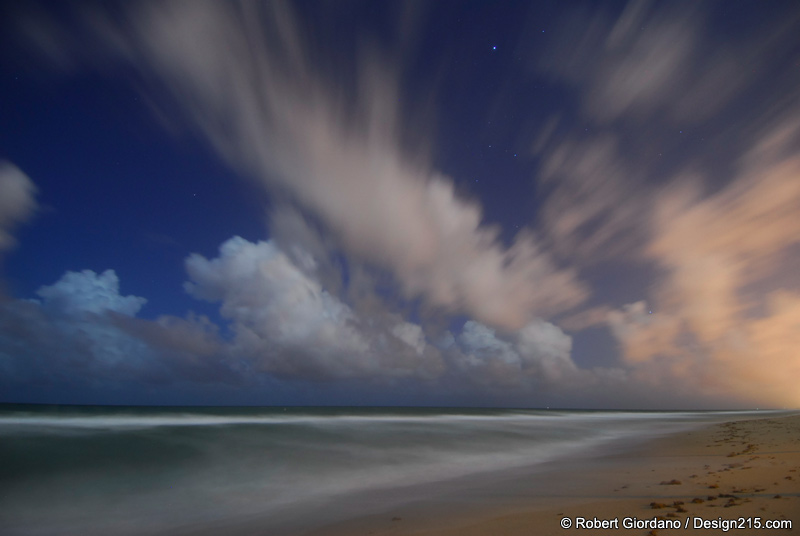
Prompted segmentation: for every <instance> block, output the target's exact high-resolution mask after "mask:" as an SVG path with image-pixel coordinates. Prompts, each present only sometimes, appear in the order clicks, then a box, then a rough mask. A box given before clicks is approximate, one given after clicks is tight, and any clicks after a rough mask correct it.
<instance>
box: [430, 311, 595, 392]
mask: <svg viewBox="0 0 800 536" xmlns="http://www.w3.org/2000/svg"><path fill="white" fill-rule="evenodd" d="M445 347H446V348H447V350H448V357H449V359H450V360H451V362H452V365H453V367H454V369H455V370H457V371H458V373H460V374H462V375H463V376H464V377H465V379H467V380H468V381H469V382H471V383H476V384H479V385H483V386H489V387H491V388H497V387H501V388H503V387H506V388H507V387H516V388H523V389H528V388H532V387H533V388H535V389H542V388H544V389H550V388H552V387H553V386H558V388H560V389H568V388H569V387H570V386H571V385H570V384H574V383H576V382H578V383H581V382H585V380H587V379H588V378H585V377H583V378H582V377H580V374H579V371H578V368H577V367H576V366H575V363H574V362H573V361H572V357H571V351H572V338H571V337H570V336H569V335H566V334H565V333H564V332H563V331H561V329H559V328H558V327H557V326H554V325H553V324H551V323H549V322H544V321H542V320H535V321H532V322H530V323H528V324H527V325H525V326H524V327H523V328H522V329H520V330H518V331H515V332H512V333H508V334H498V333H497V331H496V330H495V329H493V328H491V327H489V326H486V325H484V324H481V323H480V322H476V321H474V320H469V321H467V322H466V323H465V324H464V327H463V328H462V330H461V332H460V333H459V334H458V336H457V337H455V338H454V339H453V344H449V345H445Z"/></svg>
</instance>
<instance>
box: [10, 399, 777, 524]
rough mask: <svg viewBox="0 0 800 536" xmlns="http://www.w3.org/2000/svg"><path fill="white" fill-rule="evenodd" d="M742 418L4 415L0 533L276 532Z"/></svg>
mask: <svg viewBox="0 0 800 536" xmlns="http://www.w3.org/2000/svg"><path fill="white" fill-rule="evenodd" d="M763 413H764V412H761V414H763ZM742 415H746V414H744V413H731V412H685V413H664V412H600V411H555V410H545V411H541V410H498V409H452V408H448V409H442V408H297V407H292V408H152V407H149V408H141V407H136V408H127V407H114V408H109V407H77V406H75V407H48V406H4V407H2V409H0V533H2V534H26V535H38V534H78V533H80V534H101V533H102V534H170V533H175V534H177V533H181V534H186V533H191V532H193V529H194V528H199V527H203V526H214V525H215V524H216V525H218V526H224V525H225V524H226V523H233V522H239V521H242V520H246V519H259V520H260V523H261V524H262V526H264V525H265V524H266V529H269V528H270V527H269V525H270V523H274V525H275V526H274V528H275V532H278V528H279V525H280V524H281V523H284V522H286V521H287V520H288V519H290V518H291V517H292V516H295V517H296V516H297V515H298V512H303V511H309V510H311V509H312V507H313V508H314V511H317V510H319V509H318V508H317V506H319V505H321V504H326V503H330V502H331V501H333V500H339V501H342V500H346V497H347V496H348V494H353V495H354V496H355V494H359V493H363V492H365V491H370V490H376V491H377V490H384V489H387V488H393V489H395V488H401V487H403V486H414V485H428V484H434V483H442V482H447V481H448V480H451V479H455V478H460V477H465V476H469V475H480V474H485V473H486V472H491V471H499V470H503V469H508V468H513V467H528V468H529V467H532V466H535V465H536V464H541V463H544V462H547V461H551V460H555V459H558V458H559V457H570V456H580V455H581V454H582V453H587V452H590V451H592V450H593V449H596V448H598V447H600V446H602V445H610V444H613V443H614V442H619V441H623V440H625V441H627V440H630V439H632V438H642V437H646V436H651V435H656V434H663V433H669V432H673V431H677V430H680V429H683V428H687V427H691V426H694V425H696V424H700V423H704V422H708V421H717V420H725V419H730V418H735V417H737V416H742ZM311 518H313V516H309V519H308V520H307V521H308V523H307V524H309V525H311V524H313V519H311ZM267 533H270V532H267Z"/></svg>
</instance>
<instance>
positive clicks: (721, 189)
mask: <svg viewBox="0 0 800 536" xmlns="http://www.w3.org/2000/svg"><path fill="white" fill-rule="evenodd" d="M2 12H3V16H2V20H3V21H4V22H3V32H2V34H3V37H2V40H3V42H2V47H0V48H2V50H3V52H2V53H1V54H0V97H1V98H0V117H2V121H0V160H2V167H1V168H0V194H2V195H0V197H2V198H3V201H2V202H0V248H2V249H0V259H2V273H1V274H0V275H1V276H2V281H3V287H2V303H1V304H0V305H2V310H0V387H2V389H0V393H2V394H0V397H1V398H2V400H4V401H8V402H54V403H120V404H127V403H137V404H138V403H150V404H164V403H167V404H343V405H348V404H387V405H393V404H409V405H411V404H438V405H510V406H548V405H549V406H562V407H632V408H672V407H758V406H762V407H766V406H775V407H785V406H792V407H796V406H797V405H798V404H800V399H798V398H797V396H798V395H797V390H796V386H795V385H794V382H792V381H791V378H796V377H797V374H798V373H800V358H798V356H797V355H796V352H795V351H794V348H796V347H797V343H800V341H798V339H797V337H798V333H800V330H798V329H797V322H798V319H800V294H798V292H800V288H799V287H798V281H797V278H796V273H797V270H796V267H797V266H798V260H800V255H799V253H800V248H798V237H800V228H799V227H798V226H800V173H799V172H798V171H799V170H800V161H799V160H798V157H797V154H798V142H800V108H798V105H797V102H800V99H798V97H800V95H798V88H799V87H800V64H799V63H798V57H800V40H798V38H797V36H796V32H793V31H792V30H793V28H795V27H796V26H795V25H796V24H797V22H798V18H800V10H798V9H797V7H796V5H795V4H794V3H792V2H772V3H769V4H766V5H765V4H759V3H755V2H739V3H736V4H730V3H725V2H719V3H714V2H709V3H704V4H702V5H697V4H695V3H681V2H635V1H634V2H607V3H603V4H597V3H595V2H574V3H569V4H568V5H565V4H564V3H563V2H533V3H504V4H501V5H493V4H487V3H470V2H466V3H465V2H439V3H436V4H431V5H429V4H426V3H411V2H408V3H394V2H353V3H349V4H347V5H342V4H338V3H326V2H297V3H269V4H262V3H236V2H217V3H209V2H160V3H149V2H142V3H136V4H128V3H114V2H111V3H95V2H55V3H46V2H45V3H39V2H31V3H24V4H19V3H13V2H9V3H5V4H3V6H2Z"/></svg>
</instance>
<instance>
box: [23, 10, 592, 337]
mask: <svg viewBox="0 0 800 536" xmlns="http://www.w3.org/2000/svg"><path fill="white" fill-rule="evenodd" d="M105 15H106V14H104V13H102V12H100V13H97V12H92V13H91V16H89V15H86V17H85V18H86V21H87V22H86V23H85V24H86V26H87V32H88V34H89V35H94V36H96V37H97V38H98V39H101V40H104V41H106V43H105V44H106V45H108V47H109V49H111V50H117V51H118V53H119V56H120V58H124V59H126V60H128V61H130V62H132V63H133V64H134V65H135V66H136V67H137V68H138V69H139V71H140V72H141V74H142V76H143V78H144V79H145V80H146V81H147V83H148V84H149V85H151V86H153V87H158V88H160V89H161V90H162V93H161V94H162V95H163V94H167V95H169V97H168V99H169V102H170V103H171V104H173V105H174V108H175V109H179V110H182V112H183V114H182V116H183V117H184V119H185V121H186V122H187V123H188V124H190V125H193V126H194V127H195V128H196V129H197V130H198V131H199V132H200V133H201V134H202V135H203V136H204V137H205V138H206V139H207V140H208V141H209V142H210V144H211V145H212V146H213V147H214V148H215V149H216V150H217V151H218V152H219V154H221V155H222V156H223V157H224V158H226V159H227V160H228V161H230V162H231V163H232V165H234V166H235V167H237V168H238V169H240V170H243V172H244V173H246V174H248V175H251V176H253V177H255V179H256V180H257V181H258V182H260V183H261V184H263V185H264V186H266V187H267V188H268V189H269V190H270V191H271V192H272V193H273V194H275V195H284V196H287V197H288V198H290V199H291V200H293V201H294V202H296V203H297V204H298V205H299V206H300V207H302V209H303V210H304V211H307V212H308V213H310V214H312V215H313V216H314V218H315V219H317V220H318V221H320V222H321V223H322V224H323V225H324V226H325V228H326V230H327V231H328V232H329V233H330V234H331V235H332V236H333V237H335V238H336V240H337V242H338V243H339V245H340V246H341V247H343V248H344V249H345V250H346V251H347V252H349V253H350V254H352V255H355V256H357V257H358V258H359V259H361V260H362V261H364V262H366V263H369V264H371V265H374V266H377V267H379V268H381V269H383V270H385V271H387V272H388V273H391V274H393V276H394V277H395V278H396V280H397V281H398V282H399V284H400V287H401V288H402V290H403V292H404V294H405V296H406V297H407V298H409V299H416V298H421V299H422V300H424V301H425V302H426V303H428V304H430V305H432V306H434V307H437V308H440V309H442V310H444V311H449V312H462V313H466V314H468V315H470V316H473V317H474V318H476V319H478V320H481V321H483V322H487V323H490V324H493V325H498V326H504V327H506V328H519V327H521V326H522V325H524V324H525V323H526V322H528V321H529V320H531V319H532V318H535V317H547V316H549V315H552V314H555V313H557V312H560V311H563V310H566V309H569V308H571V307H573V306H575V305H577V304H579V303H581V302H582V301H583V300H584V299H585V298H586V296H587V293H588V289H587V288H586V287H585V285H583V284H581V283H580V282H579V281H578V279H577V277H576V273H575V272H574V271H573V270H570V269H565V268H562V267H560V266H559V265H558V264H556V263H555V262H554V260H553V259H552V258H551V256H550V255H549V254H548V252H547V251H546V250H545V249H544V248H543V247H542V245H541V243H540V240H539V239H538V238H537V236H536V234H535V233H534V232H532V231H527V232H523V233H520V234H519V235H518V236H517V238H516V240H515V242H514V244H512V245H511V246H510V247H506V246H505V245H504V244H503V243H502V241H501V240H500V239H499V230H498V229H496V228H494V227H491V226H486V225H484V224H482V217H483V216H482V211H481V207H480V205H479V204H478V203H477V202H474V201H469V200H466V199H464V198H461V197H459V196H458V195H457V194H456V191H455V186H454V183H453V181H452V179H450V178H448V177H446V176H443V175H442V174H440V173H437V172H436V171H435V170H433V169H430V168H429V167H428V166H427V165H425V163H424V161H423V160H422V159H421V158H420V157H418V156H413V155H410V153H409V152H408V151H407V150H405V149H404V148H405V147H407V145H408V144H407V143H405V142H404V140H406V139H413V140H415V141H416V142H418V141H419V140H420V138H422V139H424V138H425V136H424V135H422V136H420V134H419V133H418V132H414V133H413V136H411V135H410V133H409V132H406V131H405V130H404V128H406V127H405V126H404V124H403V121H402V119H403V118H404V117H406V116H407V115H408V113H407V110H403V109H402V108H401V105H400V102H401V98H400V95H399V94H398V87H399V81H398V80H397V75H396V74H395V71H394V69H393V68H390V67H388V65H389V61H388V58H387V53H386V52H384V51H381V50H379V49H377V48H375V47H363V48H361V49H360V50H359V53H358V54H357V57H356V66H355V71H354V74H353V76H351V77H349V76H346V75H345V74H344V73H345V71H343V72H342V73H339V75H337V77H336V79H337V83H333V82H331V78H330V77H326V76H325V75H324V74H323V73H325V72H326V69H324V68H323V65H324V64H325V62H326V61H328V60H329V58H326V57H325V53H324V49H323V48H322V46H321V45H319V44H317V46H316V47H315V46H313V44H314V42H315V40H314V38H313V36H312V34H311V33H310V31H309V30H308V29H307V28H305V27H304V26H303V25H302V24H300V23H299V22H298V21H296V20H295V16H294V13H293V12H292V10H291V8H290V6H289V5H288V4H283V3H277V2H275V3H267V4H255V3H220V2H171V3H164V4H160V3H147V4H136V5H132V6H126V14H125V16H124V17H108V16H105ZM120 21H124V22H120ZM36 35H38V34H34V35H32V36H31V37H32V39H34V40H35V38H36ZM89 56H90V57H91V54H89ZM321 58H323V59H321ZM334 64H335V62H334ZM339 81H343V82H339ZM163 90H165V91H163ZM155 93H156V94H159V92H158V91H156V92H155Z"/></svg>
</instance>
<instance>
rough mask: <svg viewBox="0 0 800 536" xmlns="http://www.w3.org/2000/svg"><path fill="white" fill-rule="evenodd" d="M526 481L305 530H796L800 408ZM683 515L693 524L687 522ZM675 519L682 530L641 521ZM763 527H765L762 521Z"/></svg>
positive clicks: (354, 534)
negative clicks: (456, 500) (468, 499)
mask: <svg viewBox="0 0 800 536" xmlns="http://www.w3.org/2000/svg"><path fill="white" fill-rule="evenodd" d="M527 478H529V479H531V478H532V479H534V480H536V483H535V484H534V485H531V486H520V485H519V482H516V483H515V482H514V481H513V480H509V484H508V490H507V493H504V492H503V491H502V489H498V487H497V486H496V485H494V486H490V487H489V488H487V490H486V494H487V497H486V499H487V500H486V501H481V500H480V498H479V497H478V498H477V499H476V498H475V497H474V496H475V493H478V494H479V493H480V490H473V492H472V493H473V499H472V503H471V504H470V503H465V502H462V503H460V504H450V503H449V502H448V501H447V499H442V501H437V502H435V503H432V502H431V501H430V500H428V501H425V502H421V503H418V504H409V505H406V506H404V507H399V508H394V509H393V510H391V511H387V512H384V513H382V514H378V515H371V516H367V517H361V518H357V519H351V520H348V521H346V522H343V523H337V524H335V525H329V526H326V527H323V528H321V529H318V530H314V531H312V532H310V533H307V534H308V536H323V535H325V536H344V535H347V536H361V535H363V536H381V535H393V536H398V535H414V536H518V535H519V536H523V535H525V536H531V535H539V536H548V535H562V536H563V535H566V534H587V535H588V534H595V535H601V534H602V535H608V534H627V535H631V536H634V535H666V534H686V533H697V534H704V535H705V534H709V535H711V534H743V535H744V534H746V535H752V534H776V535H777V534H795V533H800V415H789V416H781V417H767V418H759V419H750V420H739V421H732V422H726V423H721V424H714V425H710V426H708V427H706V428H700V429H696V430H694V431H691V432H683V433H679V434H676V435H672V436H667V437H664V438H661V439H658V440H654V441H652V442H649V443H647V444H645V445H641V446H639V447H636V448H634V449H633V450H632V451H631V452H628V453H624V454H615V455H610V456H605V457H601V458H596V459H591V460H580V461H575V462H574V463H570V464H569V465H564V464H563V463H562V464H561V465H553V466H551V467H549V468H544V469H543V470H542V471H541V472H539V473H537V474H536V475H534V476H532V477H531V476H529V477H527ZM487 504H488V506H487ZM579 517H582V518H584V519H586V520H591V521H594V519H595V518H596V519H597V520H599V521H600V522H602V521H603V520H607V526H609V527H610V528H600V527H598V528H588V527H589V526H590V524H589V523H586V522H585V523H584V524H583V528H580V527H576V523H579V520H578V519H577V518H579ZM564 518H568V519H569V520H570V522H571V526H570V528H569V529H564V528H562V526H561V523H562V520H563V519H564ZM687 518H688V529H684V527H686V526H687V525H686V523H687ZM633 519H636V520H638V521H639V522H640V524H639V526H638V527H635V528H630V529H626V528H624V527H623V523H624V522H625V521H626V520H628V521H629V522H630V521H631V520H633ZM698 519H700V521H699V522H700V523H702V522H704V521H705V522H709V523H713V522H717V523H719V522H720V519H722V520H725V522H728V520H731V521H730V522H735V523H736V524H737V525H738V528H734V527H730V526H729V528H728V530H722V528H719V529H714V528H711V529H708V528H704V529H700V528H695V527H699V525H697V523H698ZM615 520H616V521H615ZM654 520H655V521H654ZM675 520H677V521H678V522H679V523H680V528H660V529H659V528H656V529H653V528H651V526H650V525H645V526H642V525H641V522H644V523H652V522H655V523H658V522H659V521H661V522H662V523H663V522H667V521H668V522H674V521H675ZM767 521H770V522H773V521H778V522H779V523H784V524H783V527H784V528H777V529H766V528H765V526H764V525H765V524H766V523H767ZM785 521H790V522H791V527H792V528H791V529H789V528H785V527H786V525H785ZM634 523H635V522H634ZM615 524H616V526H617V527H618V528H614V526H615ZM759 524H760V525H761V528H757V526H758V525H759ZM718 526H719V525H718ZM712 527H713V525H712Z"/></svg>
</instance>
